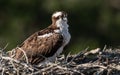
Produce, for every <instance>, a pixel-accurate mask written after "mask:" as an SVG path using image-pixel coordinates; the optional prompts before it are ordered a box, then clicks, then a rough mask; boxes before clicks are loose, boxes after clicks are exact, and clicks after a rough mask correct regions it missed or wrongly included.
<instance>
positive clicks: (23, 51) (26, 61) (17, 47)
mask: <svg viewBox="0 0 120 75" xmlns="http://www.w3.org/2000/svg"><path fill="white" fill-rule="evenodd" d="M17 48H18V49H19V50H21V51H22V52H23V54H24V56H25V59H26V62H27V64H28V63H29V62H28V57H27V55H26V52H25V51H24V50H23V49H21V48H20V47H17Z"/></svg>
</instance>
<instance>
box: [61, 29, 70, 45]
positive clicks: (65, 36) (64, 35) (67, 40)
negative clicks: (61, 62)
mask: <svg viewBox="0 0 120 75" xmlns="http://www.w3.org/2000/svg"><path fill="white" fill-rule="evenodd" d="M62 35H63V38H64V40H63V44H64V46H65V45H67V44H68V43H69V41H70V38H71V35H70V33H69V32H68V30H67V29H65V30H63V31H62Z"/></svg>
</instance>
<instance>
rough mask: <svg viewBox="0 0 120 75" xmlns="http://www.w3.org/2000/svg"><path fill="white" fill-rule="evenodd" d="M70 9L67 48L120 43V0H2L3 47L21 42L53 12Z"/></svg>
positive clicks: (47, 21) (46, 22)
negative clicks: (69, 38) (69, 35)
mask: <svg viewBox="0 0 120 75" xmlns="http://www.w3.org/2000/svg"><path fill="white" fill-rule="evenodd" d="M58 10H63V11H66V12H67V13H68V19H69V25H70V33H71V35H72V39H71V42H70V44H69V46H68V47H67V49H66V50H67V52H69V50H72V51H71V52H72V53H76V52H78V51H79V50H83V49H85V48H87V47H89V48H90V49H93V48H96V47H101V48H103V47H104V45H107V46H108V47H109V46H110V47H118V46H119V45H120V40H119V39H120V1H119V0H64V1H63V0H0V47H4V46H5V45H6V44H7V43H9V45H8V47H7V50H11V49H12V48H14V47H16V46H17V45H19V44H21V43H22V42H23V41H24V40H25V39H26V38H27V37H28V36H30V35H31V34H33V33H34V32H35V31H38V30H40V29H43V28H45V27H47V26H48V25H49V24H51V14H52V13H53V12H54V11H58Z"/></svg>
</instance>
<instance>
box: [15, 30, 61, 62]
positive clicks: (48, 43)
mask: <svg viewBox="0 0 120 75" xmlns="http://www.w3.org/2000/svg"><path fill="white" fill-rule="evenodd" d="M48 30H49V29H46V30H43V31H39V32H36V33H35V34H33V35H32V36H30V37H29V38H28V39H27V40H25V41H24V42H23V44H22V45H21V46H20V48H21V49H23V50H24V51H25V52H26V54H27V57H28V59H29V62H30V63H31V64H38V63H39V62H41V61H42V60H44V59H45V58H44V57H50V56H52V55H54V53H55V52H56V51H57V50H58V49H59V48H60V46H61V45H62V43H63V41H62V40H63V37H62V35H60V34H57V33H54V32H53V31H52V30H51V31H50V33H52V35H51V36H49V37H44V38H39V37H38V36H42V35H44V34H46V33H48ZM44 31H45V32H44ZM22 56H23V52H22V51H20V50H19V49H18V48H16V56H15V58H16V59H20V58H21V57H22ZM21 59H22V58H21Z"/></svg>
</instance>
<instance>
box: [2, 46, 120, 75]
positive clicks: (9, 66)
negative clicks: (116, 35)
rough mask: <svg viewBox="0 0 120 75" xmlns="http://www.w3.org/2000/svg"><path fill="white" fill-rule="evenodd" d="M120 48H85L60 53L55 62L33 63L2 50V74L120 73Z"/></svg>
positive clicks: (72, 74) (68, 74)
mask: <svg viewBox="0 0 120 75" xmlns="http://www.w3.org/2000/svg"><path fill="white" fill-rule="evenodd" d="M119 74H120V49H103V50H101V49H100V48H97V49H94V50H90V51H88V50H83V51H81V52H79V53H78V54H75V55H71V54H70V53H69V54H68V55H67V56H65V55H60V56H58V57H57V58H56V60H55V62H54V63H53V62H49V63H47V64H44V65H42V64H40V65H31V64H29V63H28V62H27V61H24V62H23V61H18V60H15V59H13V58H11V57H9V56H8V55H7V53H6V52H4V50H3V49H1V51H0V75H119Z"/></svg>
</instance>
